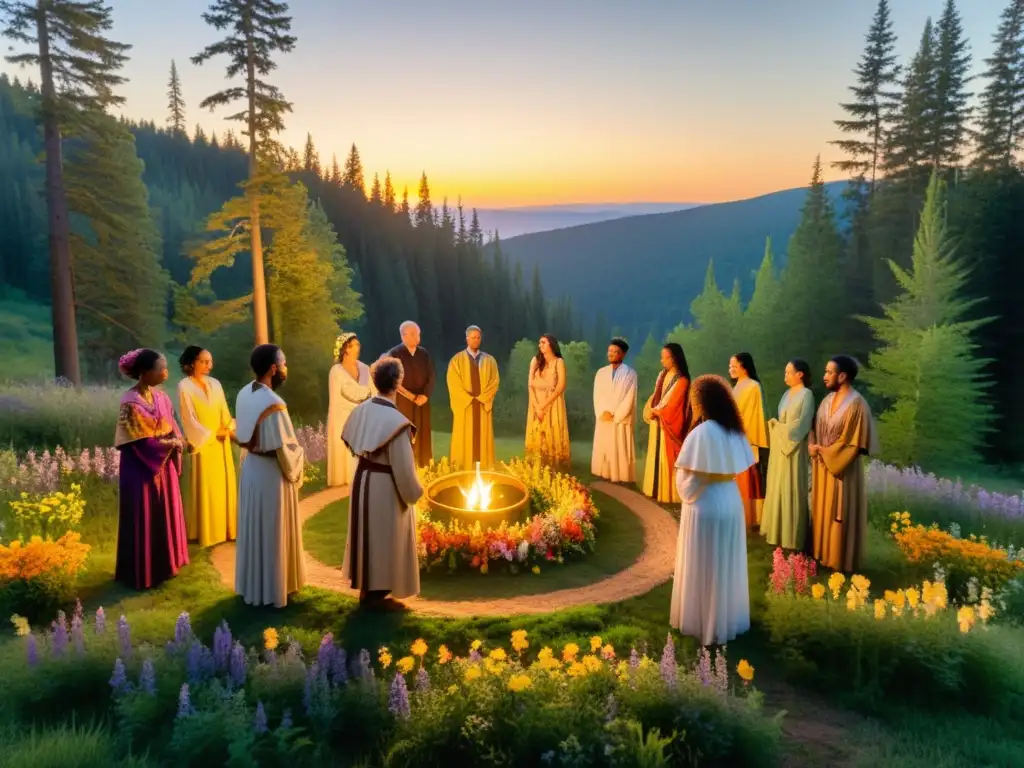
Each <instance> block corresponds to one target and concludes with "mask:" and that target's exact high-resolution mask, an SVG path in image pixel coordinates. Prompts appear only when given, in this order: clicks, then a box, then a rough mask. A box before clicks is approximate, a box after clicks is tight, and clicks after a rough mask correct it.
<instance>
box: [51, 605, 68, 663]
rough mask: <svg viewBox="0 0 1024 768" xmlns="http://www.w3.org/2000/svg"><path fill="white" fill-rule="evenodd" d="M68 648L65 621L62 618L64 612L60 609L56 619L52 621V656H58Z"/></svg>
mask: <svg viewBox="0 0 1024 768" xmlns="http://www.w3.org/2000/svg"><path fill="white" fill-rule="evenodd" d="M67 648H68V629H67V621H65V619H64V612H63V611H61V613H60V614H59V618H58V619H57V621H55V622H53V647H52V650H53V656H54V658H58V659H59V658H60V657H61V656H63V655H64V651H66V650H67Z"/></svg>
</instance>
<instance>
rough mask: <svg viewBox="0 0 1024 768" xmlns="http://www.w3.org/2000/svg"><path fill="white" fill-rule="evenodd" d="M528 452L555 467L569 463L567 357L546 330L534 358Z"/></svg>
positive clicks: (566, 465)
mask: <svg viewBox="0 0 1024 768" xmlns="http://www.w3.org/2000/svg"><path fill="white" fill-rule="evenodd" d="M528 390H529V393H530V404H529V406H528V408H527V410H526V455H527V456H535V457H537V458H539V459H540V460H541V462H542V463H544V464H547V465H548V466H551V467H556V468H560V469H567V468H568V467H569V417H568V414H567V412H566V409H565V360H563V359H562V350H561V348H560V347H559V346H558V339H556V338H555V337H554V336H552V335H551V334H550V333H545V334H544V335H543V336H541V337H540V341H539V342H538V343H537V356H536V357H535V358H533V360H531V361H530V377H529V381H528Z"/></svg>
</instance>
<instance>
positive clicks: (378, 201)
mask: <svg viewBox="0 0 1024 768" xmlns="http://www.w3.org/2000/svg"><path fill="white" fill-rule="evenodd" d="M370 202H371V203H373V204H374V205H382V204H383V203H384V199H383V198H382V197H381V190H380V177H379V176H378V175H377V174H376V173H375V174H373V185H372V186H371V187H370Z"/></svg>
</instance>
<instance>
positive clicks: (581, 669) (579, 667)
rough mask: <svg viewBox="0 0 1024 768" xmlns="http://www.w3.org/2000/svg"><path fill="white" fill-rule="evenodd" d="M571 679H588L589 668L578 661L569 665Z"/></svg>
mask: <svg viewBox="0 0 1024 768" xmlns="http://www.w3.org/2000/svg"><path fill="white" fill-rule="evenodd" d="M568 673H569V677H586V675H587V668H586V667H585V666H584V665H583V664H581V663H580V662H578V661H574V662H572V663H571V664H570V665H569V669H568Z"/></svg>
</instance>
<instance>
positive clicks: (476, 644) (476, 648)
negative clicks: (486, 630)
mask: <svg viewBox="0 0 1024 768" xmlns="http://www.w3.org/2000/svg"><path fill="white" fill-rule="evenodd" d="M481 645H483V642H482V641H480V640H474V641H473V642H472V643H470V646H469V650H471V651H479V650H480V646H481Z"/></svg>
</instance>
